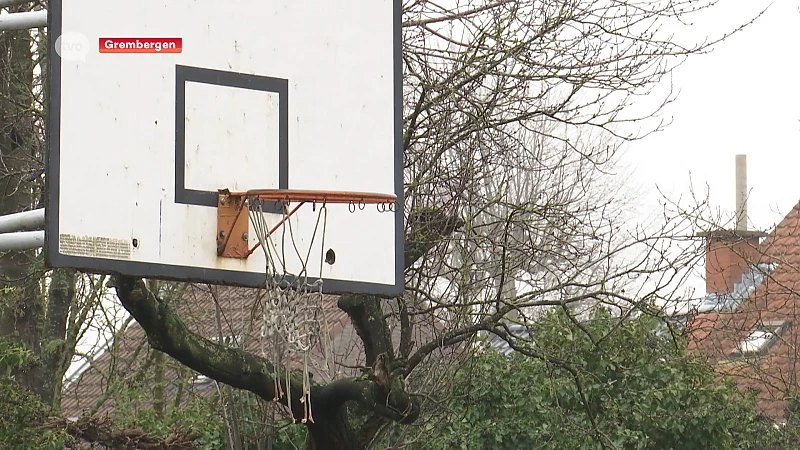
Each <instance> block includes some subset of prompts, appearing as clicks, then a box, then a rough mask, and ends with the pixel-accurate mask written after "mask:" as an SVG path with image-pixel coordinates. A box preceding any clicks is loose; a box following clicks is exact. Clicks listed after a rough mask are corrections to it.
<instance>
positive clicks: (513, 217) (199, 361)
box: [115, 0, 725, 449]
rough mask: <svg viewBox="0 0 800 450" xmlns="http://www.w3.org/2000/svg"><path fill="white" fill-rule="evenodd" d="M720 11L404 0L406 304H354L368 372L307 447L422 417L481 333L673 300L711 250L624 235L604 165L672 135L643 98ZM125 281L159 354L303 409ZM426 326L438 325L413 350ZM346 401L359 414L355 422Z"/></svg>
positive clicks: (320, 402)
mask: <svg viewBox="0 0 800 450" xmlns="http://www.w3.org/2000/svg"><path fill="white" fill-rule="evenodd" d="M712 5H713V2H712V3H707V4H700V3H698V2H694V1H688V0H685V1H671V2H665V1H658V0H626V1H617V0H608V1H601V2H595V1H589V0H575V1H564V0H558V1H555V0H554V1H550V0H543V1H538V2H519V1H513V0H497V1H482V2H469V3H465V4H461V3H460V2H449V3H447V4H437V3H434V2H428V1H408V2H405V3H404V5H403V7H404V24H403V25H404V68H405V85H404V90H405V113H406V116H405V133H404V148H405V164H406V167H405V176H406V192H405V194H406V195H405V197H406V203H407V204H406V206H407V208H406V210H407V211H408V217H406V223H407V229H406V242H407V251H406V255H405V267H406V276H407V293H406V294H405V295H403V296H402V297H400V298H397V299H382V298H378V297H372V296H364V295H351V296H342V297H341V298H340V299H339V302H338V305H339V307H340V308H341V309H342V310H344V311H345V312H346V313H347V315H348V316H349V318H350V320H351V322H352V324H353V325H354V327H355V329H356V330H357V332H358V336H359V338H360V339H361V344H362V348H363V352H364V359H365V361H366V366H367V367H368V369H369V370H368V371H367V373H366V375H365V376H359V377H349V378H340V379H336V380H334V381H332V382H330V383H326V384H315V385H314V386H313V387H312V391H311V396H312V399H313V402H312V403H313V405H314V419H315V420H314V422H313V423H307V424H306V427H307V429H308V431H309V436H310V438H309V445H308V447H309V448H314V449H323V448H325V449H351V448H367V447H369V446H370V443H372V442H373V441H374V439H375V437H376V436H378V435H379V434H380V432H381V430H382V429H384V427H385V426H386V424H388V423H390V422H392V421H396V422H400V423H411V422H413V421H415V420H416V419H417V418H418V417H419V415H420V412H421V405H422V403H421V400H420V397H419V396H416V395H414V393H412V392H411V391H410V389H408V388H406V383H407V382H411V381H414V377H415V376H418V377H422V378H425V379H427V380H430V381H431V383H433V385H428V386H426V387H421V388H420V389H427V390H428V391H432V390H433V389H432V388H433V387H435V383H441V382H442V380H439V379H437V378H436V377H433V376H430V373H431V372H425V371H422V370H421V368H422V367H423V365H427V363H430V365H435V364H436V363H440V362H441V363H445V362H443V361H444V360H443V359H442V358H444V356H443V355H444V351H445V350H448V349H450V350H452V349H453V348H455V349H462V348H466V347H467V346H468V345H469V344H471V343H472V342H474V340H475V339H476V338H477V337H478V336H479V333H480V332H487V333H493V334H494V335H497V336H499V337H501V338H505V339H508V341H509V343H510V344H511V345H512V346H513V347H514V348H517V349H518V350H520V351H524V352H527V353H528V354H531V355H534V356H536V352H535V351H534V350H533V349H532V348H531V347H530V346H528V345H525V344H526V343H525V342H523V341H521V340H520V339H518V338H516V337H515V335H514V334H513V333H510V332H509V328H508V326H507V323H508V321H509V320H511V321H513V320H518V321H524V319H526V318H529V317H531V316H533V315H535V312H536V310H537V308H542V307H559V308H568V309H569V308H572V309H574V310H576V311H577V312H579V311H580V307H581V306H586V305H602V304H606V305H612V306H613V307H615V308H617V309H618V310H619V311H620V313H621V314H623V315H625V314H631V313H632V311H635V310H636V309H637V308H639V307H641V306H646V305H649V304H652V303H653V302H655V301H657V300H658V299H660V298H661V297H668V296H670V295H671V291H670V289H672V288H674V286H675V283H676V281H677V277H679V276H680V274H681V271H680V269H681V268H683V267H685V266H686V265H687V264H690V263H691V262H693V261H694V259H693V258H695V257H696V253H692V252H677V254H675V252H672V251H671V249H670V248H669V244H668V243H666V242H667V241H666V240H665V239H664V238H667V237H671V236H674V235H678V234H681V233H684V232H685V231H686V229H685V228H683V227H684V226H685V223H683V222H680V221H673V222H669V223H668V224H667V225H666V226H665V227H663V228H662V229H660V230H658V231H657V232H655V233H646V234H644V233H641V230H636V229H635V228H631V227H626V226H625V223H624V222H622V220H623V219H624V216H623V215H621V214H620V212H621V211H620V207H621V205H620V203H619V200H620V196H619V195H618V194H619V191H618V190H617V189H616V188H615V187H614V186H613V183H611V184H609V183H608V180H610V179H612V178H611V177H612V176H613V175H612V174H611V173H606V172H609V171H611V170H613V169H614V162H615V160H616V156H617V155H618V151H619V145H620V143H621V142H622V141H624V140H630V139H638V138H641V137H643V136H646V135H647V134H648V133H649V132H652V131H654V130H657V129H660V127H662V126H663V125H664V124H663V123H662V122H660V121H658V120H657V119H656V120H655V121H653V120H651V119H652V118H653V117H654V113H656V112H657V111H658V110H660V108H661V107H663V105H664V104H666V103H667V102H669V101H671V100H672V99H673V97H672V96H667V97H666V98H663V99H661V100H660V101H657V102H655V103H651V104H650V106H651V107H652V111H650V112H648V113H645V114H639V115H631V114H630V111H631V109H630V107H631V105H633V104H634V101H635V100H637V99H639V98H644V97H645V96H646V95H647V94H648V93H650V92H651V90H652V89H653V88H654V86H655V85H656V84H657V83H659V82H660V81H661V80H662V79H663V78H664V77H665V76H667V75H669V73H670V72H671V71H672V70H673V69H674V68H675V67H676V66H677V65H678V64H680V62H682V60H683V59H684V58H686V57H688V56H689V55H692V54H698V53H702V52H703V51H705V50H707V49H709V48H710V46H711V45H713V44H716V43H718V42H720V41H721V40H722V39H724V37H725V36H721V37H719V38H716V39H711V40H709V41H706V42H701V43H681V42H680V41H679V37H678V36H673V35H671V34H670V33H669V32H668V30H669V29H670V27H671V26H673V25H676V24H679V23H681V22H682V21H685V20H688V19H689V18H690V17H691V16H692V14H693V13H695V12H697V11H699V10H702V9H705V8H708V7H710V6H712ZM632 278H633V279H634V281H635V283H632V282H631V279H632ZM115 282H116V288H117V293H118V296H119V298H120V300H121V301H122V304H123V305H124V306H125V308H126V309H127V310H128V311H130V312H131V314H132V315H133V317H134V318H135V319H136V320H137V321H138V322H139V323H140V324H141V325H142V327H143V328H144V329H145V331H146V332H147V335H148V338H149V341H150V343H151V344H152V345H153V346H154V347H155V348H156V349H159V350H161V351H164V352H166V353H168V354H170V355H171V356H173V357H174V358H176V359H177V360H179V361H181V362H182V363H184V364H186V365H187V366H189V367H190V368H192V369H194V370H197V371H199V372H202V373H204V374H206V375H208V376H210V377H212V378H214V379H215V380H218V381H220V382H222V383H225V384H228V385H230V386H233V387H236V388H241V389H246V390H249V391H251V392H254V393H256V394H257V395H259V396H261V397H262V398H264V399H267V400H271V399H272V398H274V396H275V395H276V392H275V391H274V386H275V380H274V378H273V374H274V373H279V374H280V376H281V377H289V381H290V385H291V390H292V391H293V392H292V395H291V396H290V397H288V398H291V399H292V400H291V401H288V405H287V406H288V408H289V410H291V411H293V413H294V415H295V416H296V417H301V416H302V410H303V409H302V405H301V404H299V403H298V401H297V399H299V398H300V395H299V394H300V392H301V387H302V381H301V380H302V374H299V373H296V372H290V371H286V370H284V369H283V368H279V367H274V365H273V363H272V362H270V361H269V360H266V359H262V358H259V357H257V356H255V355H252V354H249V353H246V352H243V351H240V350H237V349H232V348H225V347H223V346H219V345H216V344H214V343H213V342H211V341H209V340H207V339H204V338H202V337H200V336H198V335H196V334H194V333H192V332H190V331H189V330H188V329H187V328H186V327H185V326H184V324H183V323H182V322H181V321H180V318H179V317H178V316H177V315H176V314H175V312H174V311H173V310H172V309H171V308H170V307H169V306H168V305H166V304H165V303H164V302H163V301H161V299H159V298H158V296H156V295H154V294H153V293H152V292H150V291H149V290H148V289H147V288H146V286H145V284H144V283H142V282H140V281H137V280H133V279H127V278H124V277H119V278H117V279H116V280H115ZM576 305H577V306H576ZM645 310H646V308H645ZM576 317H577V318H576V321H578V320H579V316H576ZM394 322H396V323H397V324H398V325H397V328H399V330H396V329H394V330H393V329H392V326H390V324H391V323H394ZM423 326H424V327H426V329H427V330H433V332H429V333H428V334H427V339H426V340H425V341H416V339H415V336H420V335H423V336H424V333H419V331H420V328H422V327H423ZM393 331H396V334H397V335H398V336H399V338H398V339H397V340H396V342H395V341H393V339H392V336H393ZM431 335H433V336H431ZM597 338H598V339H602V337H597ZM276 371H277V372H276ZM414 385H415V386H419V385H420V383H414ZM280 401H281V402H284V403H287V397H286V396H283V397H281V398H280ZM349 405H358V407H359V408H358V411H360V413H359V414H360V418H359V419H358V420H357V421H356V422H353V421H352V420H351V419H350V417H349V416H348V406H349Z"/></svg>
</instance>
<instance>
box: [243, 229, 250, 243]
mask: <svg viewBox="0 0 800 450" xmlns="http://www.w3.org/2000/svg"><path fill="white" fill-rule="evenodd" d="M248 239H250V235H248V234H247V232H246V231H245V232H244V233H242V240H243V241H246V240H248Z"/></svg>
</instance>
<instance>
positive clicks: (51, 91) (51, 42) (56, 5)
mask: <svg viewBox="0 0 800 450" xmlns="http://www.w3.org/2000/svg"><path fill="white" fill-rule="evenodd" d="M62 7H63V2H62V0H52V1H51V2H50V6H49V8H48V23H47V26H48V35H49V39H48V69H47V89H48V91H47V92H48V110H49V111H48V112H49V114H48V119H47V146H48V154H47V161H46V164H45V188H46V202H45V207H46V209H45V244H44V253H45V263H46V265H47V266H48V267H50V268H72V269H78V270H82V271H86V272H91V273H119V274H123V275H129V276H135V277H143V278H154V279H164V280H176V281H186V282H197V283H210V284H220V285H232V286H242V287H252V288H261V287H264V285H265V278H264V275H262V274H254V273H245V272H237V271H230V270H218V269H205V268H196V267H185V266H173V265H163V264H149V263H143V262H132V261H120V260H111V259H102V258H90V257H78V256H70V255H63V254H61V253H59V251H58V250H59V249H58V236H59V229H58V228H59V227H58V218H59V215H60V210H59V167H60V151H59V150H60V135H61V133H60V132H61V123H60V115H61V57H60V56H59V55H58V53H57V52H56V48H55V47H56V38H57V37H58V36H61V32H62V23H61V18H62V15H61V12H62ZM401 22H402V2H401V0H394V25H393V26H394V29H393V32H394V48H393V50H392V51H393V53H394V55H393V56H394V77H395V80H394V111H395V113H394V115H395V124H394V135H395V142H394V149H395V173H394V182H395V195H396V196H397V210H396V212H395V213H394V214H395V240H396V242H395V283H394V285H388V284H377V283H363V282H354V281H343V280H335V279H330V280H328V279H324V280H323V285H324V289H325V292H326V293H330V294H343V293H351V292H357V293H364V294H372V295H383V296H397V295H400V294H401V293H402V292H403V290H404V284H405V283H404V281H405V277H404V263H405V236H404V222H403V218H404V203H405V201H404V196H403V81H402V80H403V69H402V24H401ZM365 245H369V243H365Z"/></svg>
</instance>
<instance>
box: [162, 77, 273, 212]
mask: <svg viewBox="0 0 800 450" xmlns="http://www.w3.org/2000/svg"><path fill="white" fill-rule="evenodd" d="M186 83H202V84H208V85H212V86H222V87H232V88H239V89H249V90H253V91H262V92H272V93H276V94H278V160H277V161H275V164H276V165H277V166H278V188H279V189H288V188H289V81H288V80H286V79H282V78H273V77H265V76H260V75H250V74H246V73H238V72H228V71H224V70H214V69H206V68H202V67H190V66H182V65H176V66H175V203H182V204H187V205H197V206H209V207H216V206H217V195H218V192H217V191H201V190H196V189H189V188H187V187H186V120H185V117H186ZM263 145H269V143H266V142H265V143H263ZM264 151H268V149H266V148H265V149H264ZM265 169H266V168H265ZM260 187H261V186H253V189H257V188H260ZM275 212H279V211H275Z"/></svg>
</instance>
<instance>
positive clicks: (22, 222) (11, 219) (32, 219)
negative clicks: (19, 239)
mask: <svg viewBox="0 0 800 450" xmlns="http://www.w3.org/2000/svg"><path fill="white" fill-rule="evenodd" d="M43 225H44V208H40V209H34V210H33V211H25V212H20V213H14V214H9V215H7V216H0V233H11V232H14V231H22V230H35V229H36V228H40V227H41V226H43Z"/></svg>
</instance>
